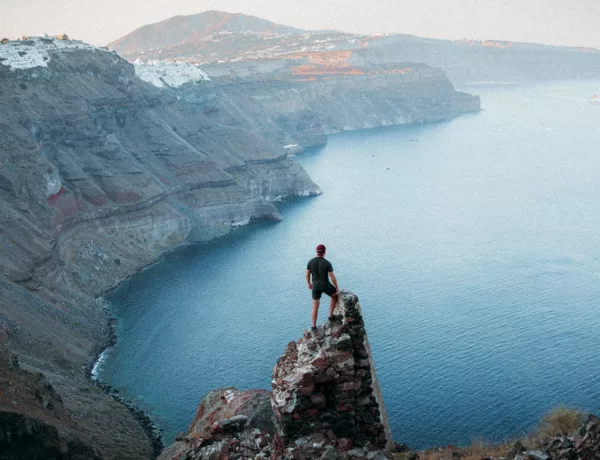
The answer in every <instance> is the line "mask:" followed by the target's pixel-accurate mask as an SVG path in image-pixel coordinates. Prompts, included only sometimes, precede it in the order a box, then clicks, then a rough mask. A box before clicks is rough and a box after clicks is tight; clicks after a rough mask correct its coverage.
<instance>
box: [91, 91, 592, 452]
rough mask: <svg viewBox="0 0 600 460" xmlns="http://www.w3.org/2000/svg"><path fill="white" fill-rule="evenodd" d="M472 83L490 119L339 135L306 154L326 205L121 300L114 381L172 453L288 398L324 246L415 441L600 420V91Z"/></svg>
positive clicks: (186, 259)
mask: <svg viewBox="0 0 600 460" xmlns="http://www.w3.org/2000/svg"><path fill="white" fill-rule="evenodd" d="M466 90H467V91H469V92H473V93H477V94H480V95H481V98H482V106H483V111H482V112H481V113H479V114H473V115H466V116H463V117H460V118H458V119H456V120H454V121H451V122H446V123H440V124H431V125H419V126H411V127H395V128H385V129H377V130H370V131H363V132H355V133H346V134H341V135H337V136H333V137H331V138H330V141H329V144H328V145H327V147H325V148H323V149H321V150H318V151H316V152H312V153H310V154H307V155H305V156H303V157H298V158H297V161H299V162H300V163H302V165H303V166H304V167H305V168H306V170H307V171H308V173H309V174H310V176H311V177H312V178H313V179H314V181H315V182H316V183H317V184H318V185H319V186H320V187H321V188H322V190H323V192H324V193H323V195H322V196H320V197H316V198H310V199H301V200H296V201H294V202H290V203H286V204H283V205H282V206H281V213H282V215H283V217H284V221H283V222H281V223H270V222H269V223H260V224H253V225H250V226H249V227H246V228H243V229H239V230H238V231H236V232H235V233H234V234H233V235H232V236H230V237H227V238H224V239H221V240H219V241H217V242H215V243H212V244H209V245H204V246H194V247H187V248H183V249H181V250H178V251H176V252H174V253H171V254H169V255H168V256H166V257H164V258H163V259H162V260H161V261H160V262H159V263H158V264H156V265H154V266H152V267H151V268H149V269H147V270H144V271H142V272H141V273H139V274H138V275H136V276H135V277H133V278H132V279H131V280H129V281H127V282H126V283H124V284H123V285H122V286H121V287H119V288H118V289H116V290H115V291H113V292H112V293H110V295H109V296H108V297H107V298H108V300H109V301H110V302H111V303H112V305H113V307H114V312H115V315H116V317H117V319H118V322H117V335H118V343H117V345H116V346H115V347H114V348H112V349H110V350H109V351H108V352H107V353H106V354H105V355H104V356H103V359H102V360H101V362H100V363H99V364H98V366H97V369H96V371H97V373H98V375H99V377H100V378H101V379H102V380H104V381H106V382H108V383H109V384H111V385H112V386H114V387H116V388H119V389H120V390H121V393H122V394H123V395H124V396H125V397H128V398H130V399H132V400H133V401H135V402H136V403H137V404H138V405H139V406H140V407H141V408H143V409H145V410H147V411H148V412H149V413H150V415H151V416H152V417H153V419H154V420H155V422H156V423H157V425H158V426H159V427H160V428H162V429H163V430H164V435H165V443H166V444H169V443H170V442H172V441H173V439H174V436H175V435H176V433H177V432H178V431H185V430H187V427H188V426H189V424H190V423H191V422H192V419H193V417H194V414H195V411H196V408H197V405H198V403H199V402H200V399H201V398H202V396H203V395H204V394H205V393H206V392H208V391H209V390H211V389H214V388H217V387H220V386H226V385H233V386H237V387H238V388H240V389H249V388H266V389H268V388H270V379H271V371H272V369H273V366H274V364H275V361H276V360H277V357H278V356H279V355H280V354H281V353H282V352H283V351H284V349H285V347H286V344H287V343H288V342H289V341H291V340H295V339H297V338H299V337H300V336H301V334H302V330H303V328H307V327H309V326H310V304H311V300H310V292H309V291H308V289H307V287H306V283H305V281H304V271H305V268H306V262H307V261H308V260H309V259H310V258H311V257H313V251H314V248H315V246H316V245H317V244H318V243H324V244H326V245H327V247H328V252H327V257H328V259H329V260H330V261H331V262H332V263H333V266H334V269H335V272H336V274H337V277H338V280H339V283H340V287H342V288H347V289H350V290H353V291H354V292H355V293H356V294H357V295H358V296H359V298H360V301H361V304H362V306H363V312H364V315H365V321H366V326H367V331H368V334H369V338H370V341H371V346H372V350H373V353H374V358H375V363H376V365H377V372H378V376H379V380H380V383H381V387H382V390H383V395H384V398H385V401H386V406H387V410H388V414H389V417H390V422H391V427H392V432H393V433H394V437H395V439H396V440H397V441H399V442H405V443H408V444H409V446H411V447H412V448H422V447H426V446H432V445H442V444H465V443H469V442H470V441H471V440H473V439H475V438H477V439H485V440H490V441H497V440H503V439H506V438H510V437H514V436H519V435H522V434H523V433H525V432H527V431H529V430H531V429H533V428H534V427H535V425H536V423H537V421H538V420H539V418H540V417H541V416H542V415H543V414H544V413H545V412H547V411H548V410H550V409H552V408H553V407H555V406H557V405H560V404H566V405H571V406H575V407H578V408H580V409H583V410H588V411H593V412H595V413H600V104H594V103H592V102H590V99H591V96H592V94H594V93H600V81H598V82H595V83H594V82H584V83H581V82H577V83H576V82H565V83H556V84H544V85H530V86H512V87H493V86H487V87H482V86H479V87H470V88H467V89H466ZM326 304H327V302H323V306H322V307H321V312H320V318H319V321H320V322H321V323H322V322H323V321H325V320H326V317H327V311H326V310H327V308H326V307H327V305H326Z"/></svg>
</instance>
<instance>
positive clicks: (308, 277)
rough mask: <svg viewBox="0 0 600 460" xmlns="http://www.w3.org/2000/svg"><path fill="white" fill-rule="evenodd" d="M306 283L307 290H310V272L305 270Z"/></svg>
mask: <svg viewBox="0 0 600 460" xmlns="http://www.w3.org/2000/svg"><path fill="white" fill-rule="evenodd" d="M306 283H307V284H308V289H312V284H311V283H310V270H306Z"/></svg>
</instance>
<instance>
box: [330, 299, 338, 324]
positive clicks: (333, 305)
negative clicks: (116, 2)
mask: <svg viewBox="0 0 600 460" xmlns="http://www.w3.org/2000/svg"><path fill="white" fill-rule="evenodd" d="M337 301H338V295H337V293H335V294H333V295H332V296H331V301H330V302H329V317H330V318H331V317H332V316H333V310H335V306H336V305H337Z"/></svg>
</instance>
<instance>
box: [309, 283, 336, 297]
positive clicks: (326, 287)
mask: <svg viewBox="0 0 600 460" xmlns="http://www.w3.org/2000/svg"><path fill="white" fill-rule="evenodd" d="M335 291H336V289H335V286H334V285H333V284H331V283H327V284H319V285H316V284H313V288H312V298H313V300H319V299H320V298H321V294H323V293H325V294H327V295H328V296H329V297H331V296H332V295H333V294H335Z"/></svg>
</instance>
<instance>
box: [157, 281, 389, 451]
mask: <svg viewBox="0 0 600 460" xmlns="http://www.w3.org/2000/svg"><path fill="white" fill-rule="evenodd" d="M272 386H273V391H272V392H271V393H269V392H267V391H264V390H249V391H245V392H240V391H238V390H237V389H235V388H220V389H218V390H214V391H212V392H210V393H209V394H207V395H206V396H205V397H204V398H203V399H202V402H201V403H200V406H199V407H198V411H197V414H196V418H195V419H194V422H193V423H192V425H191V427H190V429H189V431H188V433H186V434H182V435H180V436H179V437H178V440H177V442H175V443H174V444H173V445H171V446H170V447H168V448H167V449H165V451H164V452H163V453H162V454H161V456H160V459H163V460H167V459H178V460H183V459H191V458H193V459H199V460H201V459H213V458H214V459H221V458H222V459H238V458H239V459H241V458H278V459H282V460H283V459H317V458H323V459H349V458H357V457H361V458H368V459H383V458H388V454H387V452H388V450H389V449H392V448H393V447H395V444H394V443H393V441H392V434H391V432H390V428H389V424H388V420H387V415H386V412H385V405H384V403H383V398H382V395H381V389H380V388H379V384H378V382H377V377H376V375H375V366H374V364H373V359H372V356H371V350H370V347H369V343H368V339H367V335H366V331H365V326H364V322H363V319H362V314H361V309H360V305H359V303H358V298H357V297H356V296H355V295H354V294H352V293H351V292H348V291H343V292H342V293H341V294H340V296H339V301H338V306H337V308H336V316H335V319H334V320H333V321H330V322H328V323H327V324H325V325H323V326H320V327H318V328H317V330H316V331H306V332H305V334H304V337H303V338H301V339H299V340H298V341H297V342H291V343H290V344H289V345H288V346H287V348H286V351H285V352H284V354H283V355H282V356H281V358H279V360H278V361H277V364H276V365H275V368H274V370H273V380H272Z"/></svg>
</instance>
